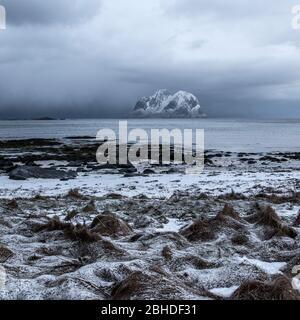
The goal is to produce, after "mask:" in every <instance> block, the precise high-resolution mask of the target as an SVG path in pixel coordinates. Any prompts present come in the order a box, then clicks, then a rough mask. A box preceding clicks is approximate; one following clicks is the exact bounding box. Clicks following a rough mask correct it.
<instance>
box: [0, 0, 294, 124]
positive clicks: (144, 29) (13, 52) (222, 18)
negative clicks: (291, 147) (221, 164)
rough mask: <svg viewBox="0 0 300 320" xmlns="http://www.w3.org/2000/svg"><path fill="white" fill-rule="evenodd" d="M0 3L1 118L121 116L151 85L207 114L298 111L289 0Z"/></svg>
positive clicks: (151, 89)
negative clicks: (1, 14) (2, 16)
mask: <svg viewBox="0 0 300 320" xmlns="http://www.w3.org/2000/svg"><path fill="white" fill-rule="evenodd" d="M0 4H2V5H4V6H5V7H6V11H7V29H6V30H5V31H2V30H0V118H17V117H19V118H23V117H39V116H59V117H101V116H106V117H107V116H121V115H125V114H126V113H127V112H128V111H129V110H130V108H132V107H133V106H134V104H135V102H136V101H137V99H138V98H139V97H141V96H144V95H150V94H152V93H153V92H154V91H155V90H157V89H159V88H166V89H169V90H170V91H174V92H175V91H176V90H180V89H182V90H187V91H190V92H192V93H194V94H195V95H196V96H197V97H198V98H199V100H200V103H201V105H202V106H203V108H204V109H205V111H206V113H208V114H209V115H211V116H220V117H223V116H236V117H239V116H249V117H254V116H268V117H284V118H287V117H300V30H298V31H297V30H293V29H292V28H291V20H292V13H291V9H292V7H293V6H294V5H295V4H297V0H292V1H290V0H226V1H224V0H151V1H146V0H144V1H142V0H51V1H41V0H0ZM299 4H300V0H299Z"/></svg>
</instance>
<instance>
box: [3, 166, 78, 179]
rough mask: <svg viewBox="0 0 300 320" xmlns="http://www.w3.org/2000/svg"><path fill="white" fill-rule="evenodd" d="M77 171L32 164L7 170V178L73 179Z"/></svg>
mask: <svg viewBox="0 0 300 320" xmlns="http://www.w3.org/2000/svg"><path fill="white" fill-rule="evenodd" d="M76 176H77V173H76V172H75V171H60V170H56V169H45V168H40V167H34V166H22V167H17V168H15V169H14V170H12V171H10V172H9V178H10V179H12V180H26V179H30V178H36V179H74V178H76Z"/></svg>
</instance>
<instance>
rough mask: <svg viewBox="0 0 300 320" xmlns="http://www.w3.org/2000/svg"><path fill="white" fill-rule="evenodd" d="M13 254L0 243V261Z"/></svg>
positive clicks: (2, 261)
mask: <svg viewBox="0 0 300 320" xmlns="http://www.w3.org/2000/svg"><path fill="white" fill-rule="evenodd" d="M13 255H14V253H13V252H12V251H11V250H10V249H8V248H7V247H4V246H1V245H0V263H4V262H6V261H7V260H8V259H9V258H11V257H12V256H13Z"/></svg>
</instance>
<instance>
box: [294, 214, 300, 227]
mask: <svg viewBox="0 0 300 320" xmlns="http://www.w3.org/2000/svg"><path fill="white" fill-rule="evenodd" d="M299 225H300V210H299V213H298V216H297V218H296V220H295V222H294V226H299Z"/></svg>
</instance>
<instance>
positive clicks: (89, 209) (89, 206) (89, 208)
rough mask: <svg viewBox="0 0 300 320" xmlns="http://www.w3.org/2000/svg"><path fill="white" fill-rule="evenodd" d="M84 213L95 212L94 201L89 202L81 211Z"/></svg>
mask: <svg viewBox="0 0 300 320" xmlns="http://www.w3.org/2000/svg"><path fill="white" fill-rule="evenodd" d="M82 211H83V212H85V213H92V212H97V208H96V204H95V201H94V200H91V201H90V202H89V203H88V204H87V205H86V206H85V207H84V208H83V209H82Z"/></svg>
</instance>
